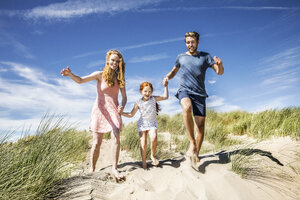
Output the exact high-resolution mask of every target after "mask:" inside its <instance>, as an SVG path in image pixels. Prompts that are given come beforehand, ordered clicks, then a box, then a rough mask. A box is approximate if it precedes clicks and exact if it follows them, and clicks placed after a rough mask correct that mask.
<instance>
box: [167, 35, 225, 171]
mask: <svg viewBox="0 0 300 200" xmlns="http://www.w3.org/2000/svg"><path fill="white" fill-rule="evenodd" d="M184 39H185V44H186V47H187V50H188V51H187V52H185V53H182V54H179V55H178V56H177V59H176V62H175V66H174V67H173V69H172V70H171V71H170V72H169V73H168V74H167V75H166V77H165V78H164V80H163V83H165V82H166V81H168V80H170V79H172V78H174V76H175V75H176V74H177V72H178V71H179V70H180V74H181V75H180V83H179V89H178V91H177V93H176V95H175V96H176V97H177V98H178V99H179V102H180V104H181V107H182V113H183V120H184V124H185V127H186V129H187V133H188V136H189V140H190V147H189V150H188V151H187V153H186V155H187V156H188V157H189V158H190V159H191V164H192V167H195V165H196V162H199V158H198V155H199V151H200V148H201V145H202V142H203V138H204V125H205V116H206V98H207V97H208V95H207V94H206V90H205V84H204V81H205V72H206V69H207V68H208V67H211V68H213V70H214V71H215V72H216V73H217V74H218V75H222V74H223V73H224V68H223V64H222V60H221V59H220V58H218V57H216V56H215V57H214V58H212V57H211V56H210V54H208V53H206V52H201V51H197V49H198V44H199V34H198V33H197V32H187V33H186V34H185V37H184ZM192 114H194V119H195V124H196V127H195V128H196V133H197V136H196V139H195V136H194V120H193V117H192Z"/></svg>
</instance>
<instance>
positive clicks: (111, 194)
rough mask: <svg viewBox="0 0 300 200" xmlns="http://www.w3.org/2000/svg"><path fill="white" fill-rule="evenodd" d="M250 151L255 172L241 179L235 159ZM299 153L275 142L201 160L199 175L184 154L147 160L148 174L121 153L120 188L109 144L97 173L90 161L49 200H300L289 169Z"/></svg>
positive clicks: (298, 145) (298, 146) (290, 144)
mask: <svg viewBox="0 0 300 200" xmlns="http://www.w3.org/2000/svg"><path fill="white" fill-rule="evenodd" d="M250 147H251V151H247V152H248V154H249V155H247V156H251V155H255V157H254V160H253V161H252V163H250V165H249V168H251V170H250V172H251V173H249V172H248V173H247V172H246V173H245V174H246V175H245V178H243V179H242V178H241V177H240V176H239V175H237V174H235V173H234V172H233V171H232V170H231V168H232V167H231V165H232V162H231V160H232V158H233V157H234V156H235V155H238V154H240V153H241V150H243V149H247V148H250ZM299 152H300V142H296V141H293V140H291V139H290V138H288V137H286V138H276V139H271V140H267V141H263V142H259V143H256V144H255V145H246V146H245V145H243V146H239V147H234V148H232V149H229V150H226V151H225V150H224V151H220V152H210V153H208V154H205V155H200V159H201V161H200V163H199V164H198V166H197V170H194V169H193V168H191V167H190V163H189V160H187V159H185V156H184V155H182V154H180V153H178V154H177V155H175V157H173V158H170V159H167V160H161V161H160V165H159V167H154V166H152V165H151V162H150V161H149V164H148V165H149V169H148V170H143V169H142V168H141V167H140V161H136V160H133V159H132V158H131V157H130V156H129V154H128V153H127V152H125V151H122V152H121V154H120V162H119V163H120V165H119V169H120V171H121V172H122V173H123V174H124V175H126V181H124V182H121V183H116V181H115V180H114V178H113V177H112V176H111V174H110V144H109V141H104V142H103V144H102V147H101V155H100V159H99V161H98V163H97V169H96V172H95V173H93V174H85V173H86V172H87V171H88V168H89V163H88V161H87V163H85V164H84V165H83V166H82V168H81V169H78V170H77V171H76V172H74V176H73V177H71V178H69V179H67V180H65V181H64V182H63V184H62V185H60V186H59V187H58V189H57V190H56V191H55V192H54V193H53V194H52V197H51V199H78V200H79V199H80V200H84V199H125V200H127V199H138V200H140V199H142V200H143V199H149V200H150V199H151V200H153V199H157V200H164V199H168V200H169V199H176V200H181V199H189V200H193V199H201V200H202V199H203V200H206V199H207V200H215V199H216V200H219V199H220V200H222V199H224V200H229V199H230V200H254V199H255V200H283V199H284V200H289V199H291V200H292V199H293V200H296V199H300V174H297V173H296V172H295V171H294V170H293V169H292V168H291V167H290V166H294V167H295V166H296V167H300V163H299V160H295V158H296V156H297V153H299ZM299 157H300V156H298V159H299ZM298 172H299V171H298Z"/></svg>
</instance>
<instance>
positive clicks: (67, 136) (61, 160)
mask: <svg viewBox="0 0 300 200" xmlns="http://www.w3.org/2000/svg"><path fill="white" fill-rule="evenodd" d="M88 140H89V138H88V135H87V133H86V132H82V131H76V130H75V129H73V128H71V127H70V126H68V125H67V123H66V122H65V121H63V119H62V118H57V119H55V116H54V115H52V116H48V115H46V116H45V117H44V118H43V119H42V121H41V123H40V125H39V128H38V129H37V131H36V135H33V136H27V137H24V138H22V139H20V140H18V141H17V142H16V143H7V142H6V140H1V144H0V169H1V171H0V177H1V179H0V196H1V198H2V199H15V200H18V199H20V200H21V199H22V200H26V199H43V197H44V196H45V195H46V194H47V193H48V192H49V191H50V190H51V189H52V188H53V187H54V186H55V184H56V183H57V182H58V181H60V180H62V179H63V178H66V177H68V176H69V175H70V172H71V169H73V168H74V166H75V165H76V164H78V163H81V162H82V161H84V159H85V156H86V152H87V150H88Z"/></svg>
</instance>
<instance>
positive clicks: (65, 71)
mask: <svg viewBox="0 0 300 200" xmlns="http://www.w3.org/2000/svg"><path fill="white" fill-rule="evenodd" d="M60 73H61V75H62V76H70V75H71V74H72V72H71V69H70V67H67V68H66V69H63V70H61V72H60Z"/></svg>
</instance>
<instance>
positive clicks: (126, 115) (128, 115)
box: [121, 103, 139, 118]
mask: <svg viewBox="0 0 300 200" xmlns="http://www.w3.org/2000/svg"><path fill="white" fill-rule="evenodd" d="M138 109H139V106H138V105H137V103H135V104H134V107H133V108H132V110H131V112H130V113H129V112H122V113H121V115H122V116H124V117H129V118H131V117H133V116H134V115H135V113H136V111H137V110H138Z"/></svg>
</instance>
